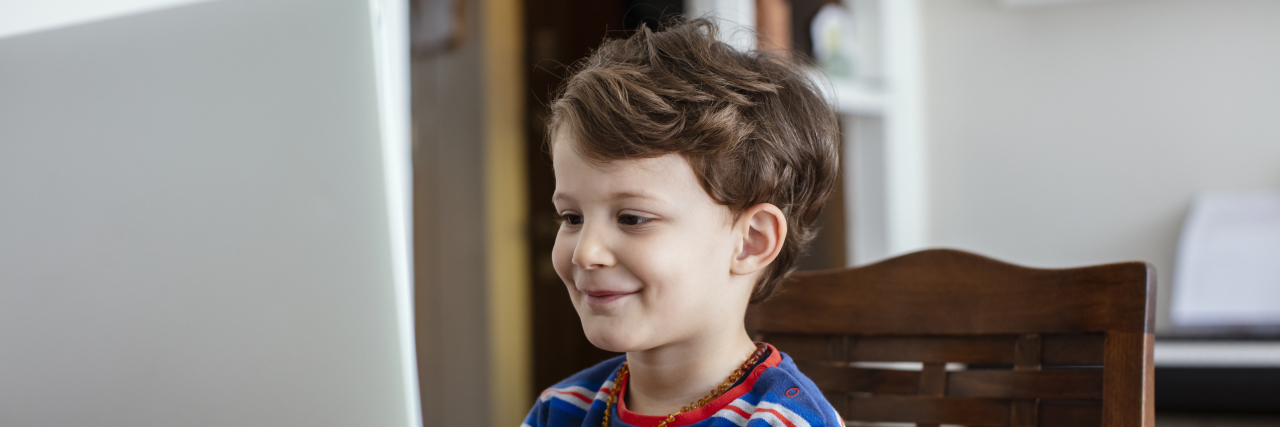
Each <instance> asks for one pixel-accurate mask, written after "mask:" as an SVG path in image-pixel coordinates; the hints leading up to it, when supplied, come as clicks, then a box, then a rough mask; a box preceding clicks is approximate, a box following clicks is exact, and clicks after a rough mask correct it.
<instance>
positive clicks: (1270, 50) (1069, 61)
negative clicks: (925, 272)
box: [924, 0, 1280, 328]
mask: <svg viewBox="0 0 1280 427" xmlns="http://www.w3.org/2000/svg"><path fill="white" fill-rule="evenodd" d="M924 31H925V46H924V50H925V64H924V66H925V73H926V91H927V104H928V109H927V116H928V119H927V120H928V123H929V125H928V129H927V131H928V134H929V145H928V149H929V151H928V170H929V175H930V179H929V190H928V191H929V206H930V207H929V212H930V213H929V216H930V240H931V243H932V244H934V245H942V246H952V247H959V248H963V249H969V250H973V251H977V252H980V253H984V254H988V255H990V256H994V257H997V258H1000V259H1004V260H1008V261H1012V262H1016V263H1023V264H1028V265H1033V266H1073V265H1081V264H1092V263H1103V262H1112V261H1123V260H1135V259H1136V260H1146V261H1149V262H1152V263H1153V264H1155V266H1156V268H1157V270H1158V272H1159V276H1160V278H1159V282H1160V285H1161V289H1160V293H1161V295H1160V300H1161V305H1160V308H1159V309H1160V316H1159V321H1158V322H1157V324H1158V327H1160V328H1163V326H1164V325H1165V324H1167V313H1168V311H1167V307H1168V304H1167V301H1168V296H1169V292H1168V284H1169V278H1170V275H1171V273H1172V271H1173V263H1174V252H1175V248H1176V245H1177V240H1178V235H1179V232H1180V227H1181V224H1182V221H1183V219H1184V217H1185V214H1186V211H1187V208H1188V205H1189V203H1190V201H1191V199H1192V196H1193V195H1194V194H1196V193H1197V192H1200V191H1218V190H1246V189H1273V190H1274V189H1280V120H1277V119H1276V115H1277V113H1280V50H1277V49H1280V2H1276V1H1272V0H1124V1H1120V0H1117V1H1103V2H1081V3H1069V4H1062V5H1053V6H1044V7H1027V8H1009V7H1005V6H1001V4H1000V2H997V1H994V0H931V1H928V2H926V3H925V8H924Z"/></svg>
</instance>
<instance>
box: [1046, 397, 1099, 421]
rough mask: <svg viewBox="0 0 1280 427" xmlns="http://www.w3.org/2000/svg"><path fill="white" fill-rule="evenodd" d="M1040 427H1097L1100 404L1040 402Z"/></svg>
mask: <svg viewBox="0 0 1280 427" xmlns="http://www.w3.org/2000/svg"><path fill="white" fill-rule="evenodd" d="M1038 412H1039V414H1038V415H1039V418H1040V427H1098V426H1101V425H1102V404H1101V403H1099V402H1098V401H1078V400H1077V401H1071V400H1042V401H1040V408H1039V411H1038Z"/></svg>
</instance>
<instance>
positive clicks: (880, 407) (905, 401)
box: [840, 396, 1009, 426]
mask: <svg viewBox="0 0 1280 427" xmlns="http://www.w3.org/2000/svg"><path fill="white" fill-rule="evenodd" d="M840 415H842V416H844V417H845V419H849V420H858V421H874V422H905V423H922V424H959V425H964V426H1007V425H1009V402H1008V401H1000V400H992V399H966V398H950V397H929V396H870V397H857V396H853V397H851V398H849V399H848V404H847V407H846V409H845V412H841V413H840Z"/></svg>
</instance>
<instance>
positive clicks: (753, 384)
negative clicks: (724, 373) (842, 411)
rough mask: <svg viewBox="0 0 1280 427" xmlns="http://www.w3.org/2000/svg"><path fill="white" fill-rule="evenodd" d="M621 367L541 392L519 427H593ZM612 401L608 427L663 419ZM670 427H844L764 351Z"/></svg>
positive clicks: (789, 366)
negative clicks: (734, 382)
mask: <svg viewBox="0 0 1280 427" xmlns="http://www.w3.org/2000/svg"><path fill="white" fill-rule="evenodd" d="M625 361H626V356H618V357H615V358H613V359H609V360H606V361H604V362H600V363H599V364H597V365H596V366H593V367H590V368H587V369H586V370H583V371H582V372H578V373H577V374H574V375H573V376H571V377H569V378H568V379H566V380H564V381H561V382H560V383H559V384H556V385H554V386H552V387H551V388H549V389H547V390H546V391H543V392H542V395H541V396H539V397H538V400H537V401H536V402H534V405H533V409H532V410H530V411H529V416H527V417H525V420H524V424H522V425H521V427H568V426H574V427H576V426H584V427H585V426H590V427H596V426H599V425H600V424H601V422H602V421H603V417H604V407H605V401H606V400H607V399H608V398H609V390H610V389H612V388H613V380H614V378H617V376H618V369H620V368H621V367H622V362H625ZM623 381H624V382H625V381H626V380H625V379H624V380H623ZM622 388H623V389H624V391H625V389H626V384H625V383H624V384H623V387H622ZM618 400H619V401H618V402H614V407H615V410H612V411H610V414H609V417H610V421H609V425H611V426H622V427H652V426H656V425H658V423H659V422H661V421H662V420H663V419H665V418H666V417H663V416H651V415H642V414H637V413H635V412H631V411H629V410H627V408H626V405H625V404H623V403H622V402H621V400H622V399H618ZM671 425H672V426H673V427H674V426H700V427H701V426H708V427H731V426H732V427H765V426H772V427H844V422H843V421H841V420H840V416H839V415H838V414H836V411H835V409H834V408H832V407H831V404H829V403H827V401H826V399H825V398H823V397H822V392H820V391H818V387H817V386H815V385H814V384H813V381H810V380H809V378H808V377H806V376H804V374H802V373H800V370H799V369H797V368H796V364H795V362H793V361H792V360H791V357H789V356H787V355H786V354H785V353H782V352H780V351H778V350H777V349H775V348H773V346H769V356H768V357H766V358H765V360H764V361H763V362H760V363H759V364H757V365H756V367H755V369H752V370H751V373H750V374H748V375H747V377H746V378H745V379H744V380H742V381H740V382H739V383H738V385H737V386H735V387H733V388H731V389H729V391H727V392H725V393H724V394H722V395H720V397H717V398H716V399H715V400H713V401H711V403H708V404H707V405H706V406H703V407H701V408H698V409H696V410H693V411H689V412H683V413H680V414H678V415H676V418H675V420H674V421H673V422H672V423H671Z"/></svg>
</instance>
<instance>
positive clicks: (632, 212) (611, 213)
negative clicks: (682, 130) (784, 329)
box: [552, 138, 754, 352]
mask: <svg viewBox="0 0 1280 427" xmlns="http://www.w3.org/2000/svg"><path fill="white" fill-rule="evenodd" d="M552 157H553V159H554V160H553V164H554V167H555V174H556V191H555V196H554V197H553V202H554V203H555V207H556V211H557V212H558V213H559V214H560V215H561V217H562V219H563V220H564V221H563V222H562V224H561V226H560V231H559V234H557V235H556V244H555V248H554V250H553V251H552V261H553V262H554V264H555V269H556V273H558V274H559V275H560V278H561V279H562V280H564V283H565V286H566V287H567V288H568V290H569V297H570V299H572V300H573V305H574V308H575V309H577V311H578V316H579V317H581V319H582V325H583V329H584V331H585V332H586V335H587V339H589V340H590V341H591V343H592V344H594V345H596V346H597V347H600V348H602V349H605V350H609V351H615V352H627V351H640V350H647V349H651V348H656V347H660V346H664V345H668V344H677V343H680V342H683V341H688V340H694V339H698V338H705V337H706V335H707V334H714V333H717V332H718V331H723V330H733V328H737V329H738V330H739V331H740V330H741V328H742V325H741V322H742V316H743V313H744V311H745V309H746V306H747V300H748V298H749V296H750V287H751V286H752V285H753V284H754V277H743V276H733V275H732V274H731V272H730V264H731V261H732V260H733V258H734V256H735V252H736V251H737V250H738V248H739V246H740V245H739V242H741V237H740V236H738V235H737V234H740V233H735V231H734V229H733V224H732V219H733V218H732V215H731V213H730V211H729V209H728V208H727V207H725V206H723V205H720V204H718V203H716V202H715V201H714V200H712V199H711V197H710V196H709V195H707V193H706V191H705V190H703V189H702V186H700V185H699V184H698V180H697V178H696V177H695V175H694V172H693V169H692V168H691V167H690V166H689V163H688V162H687V161H686V160H685V159H684V158H683V157H681V156H679V155H675V154H671V155H666V156H663V157H658V158H653V159H637V160H621V161H614V162H610V163H609V164H607V165H603V166H601V165H594V164H590V163H587V162H586V161H585V160H583V159H582V157H581V156H579V155H578V153H577V152H576V151H575V150H574V148H573V142H572V141H571V140H570V139H568V138H556V140H554V141H553V142H552ZM735 277H736V278H735Z"/></svg>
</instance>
